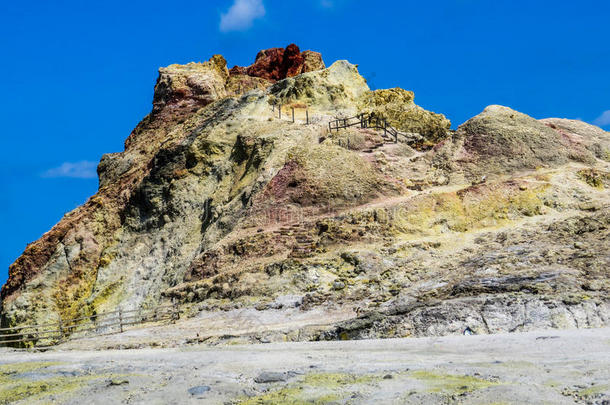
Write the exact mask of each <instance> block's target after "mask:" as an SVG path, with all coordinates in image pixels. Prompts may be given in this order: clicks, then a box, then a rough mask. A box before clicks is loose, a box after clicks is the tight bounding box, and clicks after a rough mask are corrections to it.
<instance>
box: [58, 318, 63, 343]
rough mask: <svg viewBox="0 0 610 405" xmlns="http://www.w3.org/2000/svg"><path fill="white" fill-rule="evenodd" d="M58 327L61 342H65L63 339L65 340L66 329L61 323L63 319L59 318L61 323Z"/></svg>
mask: <svg viewBox="0 0 610 405" xmlns="http://www.w3.org/2000/svg"><path fill="white" fill-rule="evenodd" d="M57 327H58V329H59V340H63V338H64V328H63V324H62V322H61V318H59V323H58V324H57Z"/></svg>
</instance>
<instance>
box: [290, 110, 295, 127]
mask: <svg viewBox="0 0 610 405" xmlns="http://www.w3.org/2000/svg"><path fill="white" fill-rule="evenodd" d="M290 109H291V110H292V123H294V107H290Z"/></svg>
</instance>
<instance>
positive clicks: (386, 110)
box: [359, 87, 451, 147]
mask: <svg viewBox="0 0 610 405" xmlns="http://www.w3.org/2000/svg"><path fill="white" fill-rule="evenodd" d="M414 97H415V96H414V94H413V92H412V91H407V90H403V89H401V88H399V87H396V88H393V89H383V90H375V91H371V92H368V93H365V94H364V95H363V96H362V98H361V100H360V102H359V104H360V106H361V107H360V108H361V111H362V112H366V113H372V114H376V115H378V116H381V117H385V118H387V120H388V124H390V125H392V126H394V127H395V128H396V129H398V130H400V131H404V132H409V133H417V134H420V135H422V136H423V137H424V141H423V142H422V144H421V145H420V146H421V147H426V146H427V147H430V146H433V145H435V144H436V143H438V142H440V141H441V140H443V139H446V138H447V137H449V135H450V133H449V129H450V128H451V122H450V121H449V120H448V119H447V118H445V116H444V115H442V114H436V113H433V112H430V111H426V110H424V109H423V108H421V107H419V106H418V105H416V104H415V102H414V101H413V100H414Z"/></svg>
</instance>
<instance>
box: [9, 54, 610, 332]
mask: <svg viewBox="0 0 610 405" xmlns="http://www.w3.org/2000/svg"><path fill="white" fill-rule="evenodd" d="M323 66H324V65H323V63H322V62H321V57H319V55H318V54H315V53H312V52H304V53H301V52H299V51H298V48H296V47H293V46H289V47H288V48H286V49H281V48H277V49H271V50H267V51H262V52H261V53H260V54H259V55H258V56H257V61H256V62H255V64H254V65H252V66H250V67H249V68H234V69H232V71H231V73H229V71H228V70H227V68H226V62H225V60H224V58H222V57H221V56H218V55H217V56H214V57H212V58H211V59H210V60H209V61H207V62H204V63H190V64H188V65H184V66H179V65H172V66H169V67H167V68H162V69H160V72H159V79H158V81H157V85H156V86H155V95H154V99H153V111H152V112H151V114H150V115H148V116H147V117H145V118H144V119H143V120H142V122H141V123H140V124H139V125H138V126H137V127H136V129H134V131H133V132H132V133H131V134H130V135H129V137H128V138H127V140H126V142H125V150H124V151H123V152H120V153H112V154H108V155H104V157H103V158H102V160H101V162H100V165H99V167H98V173H99V178H100V189H99V191H98V192H97V193H96V194H95V195H94V196H93V197H91V198H90V199H89V201H87V203H86V204H84V205H83V206H82V207H79V208H77V209H76V210H74V211H72V212H70V213H68V214H66V216H65V217H64V218H63V219H62V220H61V221H60V222H59V223H58V224H57V225H56V226H55V227H53V228H52V229H51V230H50V231H49V232H47V233H46V234H45V235H44V236H43V237H42V238H41V239H40V240H38V241H36V242H34V243H32V244H30V245H29V246H28V247H27V248H26V250H25V252H24V253H23V255H22V256H21V257H20V258H19V259H17V261H15V263H14V264H12V265H11V267H10V278H9V280H8V282H7V283H6V285H5V286H4V287H3V288H2V307H1V309H0V313H1V323H2V326H13V325H21V324H24V323H28V324H29V323H45V322H48V321H55V320H58V319H63V320H67V319H70V318H74V317H77V316H88V315H91V314H94V313H99V312H101V311H108V310H115V309H116V308H118V307H120V308H123V309H138V308H146V307H154V306H156V305H158V304H160V303H168V302H170V300H175V301H176V302H178V303H179V304H180V306H181V310H182V312H183V315H185V316H186V317H190V316H193V317H205V319H212V318H214V319H220V320H222V319H224V320H226V319H230V311H235V310H241V309H243V310H247V311H251V312H252V313H253V314H254V315H252V319H254V321H256V320H257V319H261V320H262V319H263V318H265V319H267V318H269V317H276V316H280V315H281V314H285V315H286V314H290V316H297V315H295V311H296V312H298V313H299V314H301V315H298V316H297V318H298V319H305V318H307V319H308V325H309V326H307V327H306V328H305V327H304V326H303V325H302V324H300V323H299V321H292V322H281V323H282V325H284V327H283V329H274V331H273V332H265V331H262V332H261V331H257V332H256V333H254V332H243V333H250V335H249V336H251V337H252V339H255V340H257V339H258V340H259V341H260V340H262V339H266V340H274V339H295V340H296V339H335V338H340V339H342V338H361V337H370V336H411V335H414V336H421V335H442V334H452V333H461V332H462V331H463V330H465V329H466V328H469V330H472V331H474V332H475V333H494V332H500V331H515V330H529V329H534V328H570V327H593V326H600V325H607V324H608V316H607V313H608V312H607V308H608V299H607V297H608V292H609V289H610V286H609V282H608V272H607V269H608V268H609V267H610V257H609V254H608V252H609V251H610V246H609V240H610V238H609V235H608V232H609V231H608V229H609V227H610V220H609V211H608V208H609V206H610V199H609V192H608V187H609V186H610V163H609V159H608V156H610V154H609V149H608V148H609V139H610V138H609V135H608V133H606V132H604V131H602V130H600V129H599V128H596V127H592V126H590V125H587V124H584V123H580V122H576V121H568V120H558V119H548V120H542V121H538V120H535V119H533V118H531V117H528V116H527V115H525V114H522V113H519V112H516V111H514V110H511V109H510V108H507V107H500V106H490V107H488V108H487V109H485V111H483V112H482V113H481V114H479V115H477V116H476V117H474V118H472V119H471V120H469V121H468V122H466V123H464V124H463V125H461V126H460V127H459V129H458V130H457V131H456V132H455V133H452V132H451V131H449V121H448V120H447V119H446V118H445V117H444V116H442V115H440V114H435V113H431V112H428V111H425V110H424V109H422V108H421V107H418V106H416V105H415V104H414V103H413V93H411V92H408V91H405V90H402V89H398V88H396V89H389V90H377V91H370V90H369V88H368V86H367V85H366V81H365V80H364V79H363V78H362V77H361V76H360V74H359V73H358V69H357V67H356V66H355V65H352V64H350V63H348V62H346V61H338V62H335V63H333V64H332V65H331V66H330V67H329V68H323ZM279 105H282V106H283V108H286V107H292V108H294V109H295V111H296V116H295V122H292V117H289V118H287V113H286V111H285V110H284V115H283V117H282V119H279V112H278V106H279ZM305 108H307V109H308V116H305V115H304V114H305ZM363 112H369V113H374V114H376V115H379V116H381V117H384V118H386V119H388V120H389V121H390V122H391V124H392V125H395V126H396V127H397V128H399V129H401V130H402V131H405V132H416V133H418V134H420V135H421V137H420V138H419V139H424V140H425V141H424V142H423V143H422V142H418V143H414V142H412V141H410V140H409V138H407V137H402V136H401V137H399V139H398V142H397V143H393V142H389V141H388V140H387V139H385V138H383V136H382V135H383V134H382V132H381V131H378V130H374V129H367V128H359V127H352V128H349V129H345V130H341V131H339V132H336V131H333V132H332V133H329V131H328V122H329V121H330V120H334V119H336V118H337V117H349V116H353V115H356V114H360V113H363ZM299 114H300V115H299ZM306 117H307V118H308V119H309V125H305V123H306V119H307V118H306ZM415 149H420V150H423V151H420V152H418V151H416V150H415ZM282 311H287V312H282ZM331 313H332V314H334V315H333V316H329V315H328V314H331ZM286 316H288V315H286ZM316 317H317V318H316ZM186 322H188V320H187V321H186ZM312 323H313V324H314V325H317V326H311V325H312ZM206 325H208V326H207V328H209V330H208V333H209V334H212V333H213V322H208V323H206ZM236 327H237V326H236ZM175 330H180V329H179V326H178V327H176V328H175ZM219 333H220V332H219ZM261 334H262V335H261ZM221 335H222V336H226V331H225V332H223V333H222V334H221Z"/></svg>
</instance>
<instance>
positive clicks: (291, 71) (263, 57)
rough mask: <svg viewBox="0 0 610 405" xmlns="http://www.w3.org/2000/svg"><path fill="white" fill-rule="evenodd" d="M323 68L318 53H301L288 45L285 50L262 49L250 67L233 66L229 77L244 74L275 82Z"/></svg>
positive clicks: (296, 47) (294, 46)
mask: <svg viewBox="0 0 610 405" xmlns="http://www.w3.org/2000/svg"><path fill="white" fill-rule="evenodd" d="M325 67H326V66H325V65H324V61H323V60H322V55H321V54H320V53H318V52H313V51H304V52H301V50H300V49H299V47H298V46H296V45H295V44H290V45H288V46H287V47H286V48H270V49H264V50H262V51H260V52H259V53H258V54H257V55H256V59H255V60H254V63H253V64H252V65H250V66H248V67H241V66H235V67H233V68H232V69H231V71H230V73H231V75H237V74H246V75H248V76H253V77H260V78H263V79H267V80H270V81H274V82H275V81H278V80H282V79H285V78H287V77H294V76H297V75H299V74H301V73H305V72H311V71H314V70H320V69H324V68H325Z"/></svg>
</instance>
